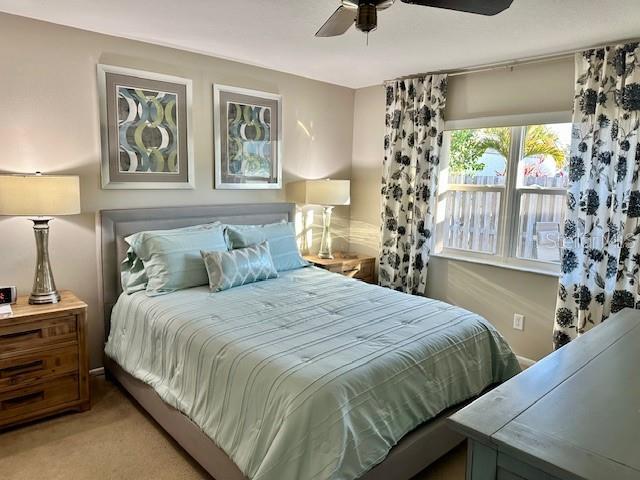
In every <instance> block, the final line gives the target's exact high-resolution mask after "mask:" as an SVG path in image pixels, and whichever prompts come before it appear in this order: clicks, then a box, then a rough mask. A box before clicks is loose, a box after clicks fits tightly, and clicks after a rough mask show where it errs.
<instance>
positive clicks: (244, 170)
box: [213, 85, 282, 189]
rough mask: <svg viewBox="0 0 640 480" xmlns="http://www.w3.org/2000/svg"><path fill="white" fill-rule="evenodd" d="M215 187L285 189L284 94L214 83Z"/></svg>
mask: <svg viewBox="0 0 640 480" xmlns="http://www.w3.org/2000/svg"><path fill="white" fill-rule="evenodd" d="M213 120H214V145H215V156H216V157H215V168H214V170H215V172H214V175H215V188H223V189H225V188H228V189H263V188H282V96H280V95H277V94H273V93H266V92H258V91H255V90H247V89H244V88H236V87H228V86H224V85H214V87H213Z"/></svg>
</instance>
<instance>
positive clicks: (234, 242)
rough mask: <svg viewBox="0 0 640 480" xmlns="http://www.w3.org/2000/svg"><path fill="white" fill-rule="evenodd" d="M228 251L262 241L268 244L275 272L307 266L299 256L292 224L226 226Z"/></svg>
mask: <svg viewBox="0 0 640 480" xmlns="http://www.w3.org/2000/svg"><path fill="white" fill-rule="evenodd" d="M225 234H226V238H227V243H228V245H229V249H234V248H245V247H248V246H250V245H257V244H258V243H262V242H264V241H267V242H269V249H270V250H271V257H272V258H273V264H274V265H275V267H276V270H277V271H279V272H284V271H286V270H293V269H296V268H302V267H306V266H308V265H309V263H307V261H306V260H305V259H304V258H302V255H300V250H298V242H297V241H296V230H295V227H294V225H293V223H286V222H282V223H270V224H268V225H228V226H227V228H226V230H225Z"/></svg>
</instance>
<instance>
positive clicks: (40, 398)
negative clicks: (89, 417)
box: [0, 375, 80, 423]
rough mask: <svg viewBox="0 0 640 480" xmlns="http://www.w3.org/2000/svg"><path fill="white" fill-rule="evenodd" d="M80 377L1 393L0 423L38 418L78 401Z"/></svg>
mask: <svg viewBox="0 0 640 480" xmlns="http://www.w3.org/2000/svg"><path fill="white" fill-rule="evenodd" d="M79 397H80V394H79V390H78V376H77V375H67V376H64V377H59V378H56V379H54V380H51V381H48V382H44V383H40V384H36V385H32V386H30V387H26V388H20V389H17V390H11V391H10V392H5V393H0V422H2V423H5V422H6V423H10V422H11V421H12V419H13V418H14V417H16V418H17V417H24V416H25V415H30V416H31V415H33V416H37V415H38V414H40V413H41V412H43V411H46V410H48V409H50V408H54V407H57V406H60V405H63V404H65V403H69V402H73V401H75V400H78V398H79Z"/></svg>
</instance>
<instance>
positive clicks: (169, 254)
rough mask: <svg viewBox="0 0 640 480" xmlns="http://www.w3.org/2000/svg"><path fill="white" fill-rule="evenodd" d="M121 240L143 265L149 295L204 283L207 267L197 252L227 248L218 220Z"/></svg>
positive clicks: (135, 235)
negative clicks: (129, 247) (129, 246)
mask: <svg viewBox="0 0 640 480" xmlns="http://www.w3.org/2000/svg"><path fill="white" fill-rule="evenodd" d="M125 241H126V242H127V243H128V244H129V245H131V248H132V249H133V252H134V253H135V255H137V256H138V257H139V258H140V259H141V260H142V263H143V264H144V274H145V275H146V277H147V286H146V292H147V295H148V296H150V297H153V296H156V295H162V294H165V293H171V292H175V291H176V290H181V289H184V288H191V287H197V286H200V285H206V284H207V283H208V277H207V270H206V268H205V266H204V263H203V262H202V258H201V256H200V251H201V250H207V251H214V250H222V251H226V250H227V244H226V242H225V238H224V226H223V225H222V224H220V223H218V222H216V223H209V224H205V225H195V226H191V227H185V228H177V229H174V230H152V231H147V232H139V233H135V234H133V235H131V236H129V237H127V238H125ZM138 288H139V287H138Z"/></svg>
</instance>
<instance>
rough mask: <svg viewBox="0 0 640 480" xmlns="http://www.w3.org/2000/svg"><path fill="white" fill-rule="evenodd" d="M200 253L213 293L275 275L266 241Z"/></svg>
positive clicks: (276, 273) (275, 276)
mask: <svg viewBox="0 0 640 480" xmlns="http://www.w3.org/2000/svg"><path fill="white" fill-rule="evenodd" d="M200 254H201V255H202V258H203V260H204V264H205V266H206V268H207V274H208V275H209V289H210V290H211V291H212V292H220V291H222V290H227V289H229V288H232V287H238V286H240V285H245V284H247V283H253V282H259V281H261V280H268V279H269V278H277V277H278V272H277V271H276V268H275V267H274V266H273V260H272V258H271V253H270V252H269V244H268V243H267V242H262V243H260V244H259V245H252V246H250V247H246V248H237V249H235V250H231V251H230V252H204V251H202V252H200Z"/></svg>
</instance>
